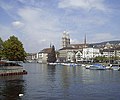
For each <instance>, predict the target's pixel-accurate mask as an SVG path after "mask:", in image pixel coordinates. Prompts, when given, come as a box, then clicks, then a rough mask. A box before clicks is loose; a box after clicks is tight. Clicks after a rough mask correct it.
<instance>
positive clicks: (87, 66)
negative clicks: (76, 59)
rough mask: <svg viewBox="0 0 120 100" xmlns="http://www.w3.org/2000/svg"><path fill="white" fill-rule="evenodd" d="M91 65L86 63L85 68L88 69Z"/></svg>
mask: <svg viewBox="0 0 120 100" xmlns="http://www.w3.org/2000/svg"><path fill="white" fill-rule="evenodd" d="M91 66H93V65H86V66H85V68H86V69H89V68H90V67H91Z"/></svg>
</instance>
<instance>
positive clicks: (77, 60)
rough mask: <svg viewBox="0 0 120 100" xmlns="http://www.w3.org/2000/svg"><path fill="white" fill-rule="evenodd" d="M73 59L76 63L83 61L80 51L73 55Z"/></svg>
mask: <svg viewBox="0 0 120 100" xmlns="http://www.w3.org/2000/svg"><path fill="white" fill-rule="evenodd" d="M75 59H76V62H81V61H83V54H82V51H80V50H78V51H77V53H76V54H75Z"/></svg>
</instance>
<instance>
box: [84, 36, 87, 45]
mask: <svg viewBox="0 0 120 100" xmlns="http://www.w3.org/2000/svg"><path fill="white" fill-rule="evenodd" d="M86 44H87V43H86V34H85V37H84V47H86V46H87V45H86Z"/></svg>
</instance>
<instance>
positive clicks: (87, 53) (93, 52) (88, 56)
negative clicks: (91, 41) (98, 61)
mask: <svg viewBox="0 0 120 100" xmlns="http://www.w3.org/2000/svg"><path fill="white" fill-rule="evenodd" d="M97 56H101V53H100V50H99V49H98V48H93V47H87V48H83V60H86V61H89V60H92V59H93V58H95V57H97Z"/></svg>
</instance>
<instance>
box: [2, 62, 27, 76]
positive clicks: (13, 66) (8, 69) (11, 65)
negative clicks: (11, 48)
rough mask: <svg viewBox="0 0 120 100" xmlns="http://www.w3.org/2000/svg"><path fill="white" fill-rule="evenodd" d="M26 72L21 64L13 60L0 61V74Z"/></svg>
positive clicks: (7, 74) (20, 73)
mask: <svg viewBox="0 0 120 100" xmlns="http://www.w3.org/2000/svg"><path fill="white" fill-rule="evenodd" d="M22 74H27V71H26V70H25V69H23V66H21V65H19V64H18V63H15V62H10V61H9V62H7V61H0V76H9V75H22Z"/></svg>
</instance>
